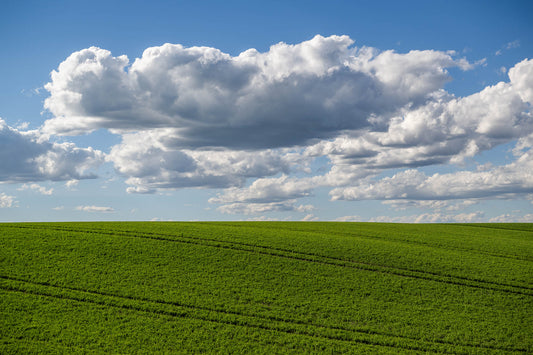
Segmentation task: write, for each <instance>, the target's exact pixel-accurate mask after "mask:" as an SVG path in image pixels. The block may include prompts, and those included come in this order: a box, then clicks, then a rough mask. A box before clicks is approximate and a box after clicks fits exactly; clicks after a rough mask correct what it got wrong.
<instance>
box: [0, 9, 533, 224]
mask: <svg viewBox="0 0 533 355" xmlns="http://www.w3.org/2000/svg"><path fill="white" fill-rule="evenodd" d="M532 13H533V2H531V1H517V0H511V1H505V2H504V1H335V0H333V1H327V2H325V1H257V2H256V1H224V2H220V1H194V2H192V1H150V2H147V1H135V0H133V1H110V0H106V1H99V0H96V1H47V2H43V1H24V0H22V1H13V0H4V1H2V2H1V3H0V44H1V46H2V51H1V55H0V80H1V81H0V83H1V85H0V222H10V221H89V220H90V221H105V220H117V221H118V220H125V221H126V220H140V221H149V220H161V221H167V220H174V221H192V220H291V221H299V220H305V221H316V220H320V221H380V222H408V223H434V222H533V150H531V148H532V147H533V111H532V109H531V107H532V105H533V41H532V40H531V38H533V22H532V21H531V18H530V16H531V14H532Z"/></svg>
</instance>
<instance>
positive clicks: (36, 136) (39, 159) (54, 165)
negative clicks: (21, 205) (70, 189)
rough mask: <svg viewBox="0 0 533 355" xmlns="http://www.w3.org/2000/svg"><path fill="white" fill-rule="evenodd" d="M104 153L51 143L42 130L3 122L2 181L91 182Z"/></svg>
mask: <svg viewBox="0 0 533 355" xmlns="http://www.w3.org/2000/svg"><path fill="white" fill-rule="evenodd" d="M103 157H104V155H103V153H102V152H100V151H98V150H94V149H92V148H78V147H76V146H75V145H74V144H72V143H56V142H51V141H50V140H49V138H48V136H46V135H43V134H42V133H40V132H38V131H19V130H17V129H15V128H12V127H9V126H8V125H7V124H6V123H5V121H4V120H2V119H0V161H1V162H2V164H0V181H4V182H30V181H44V180H70V179H87V178H93V177H95V175H94V174H91V173H90V170H91V169H92V168H94V167H96V166H98V165H99V164H101V163H102V162H103Z"/></svg>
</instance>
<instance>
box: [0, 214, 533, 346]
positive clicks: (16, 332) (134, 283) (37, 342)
mask: <svg viewBox="0 0 533 355" xmlns="http://www.w3.org/2000/svg"><path fill="white" fill-rule="evenodd" d="M0 247H1V250H2V251H1V253H0V262H1V264H0V265H1V269H0V291H1V292H2V308H1V312H2V314H1V315H2V319H3V320H2V327H1V335H2V337H1V338H2V342H1V343H0V352H2V353H17V352H30V353H31V352H37V351H38V350H39V349H44V351H45V352H64V353H66V352H68V353H71V352H113V353H132V352H137V351H138V352H151V353H154V352H155V353H168V352H176V353H183V352H193V353H196V352H208V353H209V352H222V353H254V352H257V353H286V352H293V353H322V352H326V353H335V352H337V353H369V354H371V353H428V352H429V353H453V354H455V353H465V354H469V353H480V354H484V353H531V352H532V351H533V340H532V338H533V337H532V334H533V311H532V307H533V277H532V275H533V228H531V225H529V224H521V225H505V224H498V225H397V224H364V223H288V222H287V223H266V222H263V223H141V222H138V223H126V222H124V223H118V222H113V223H24V224H0Z"/></svg>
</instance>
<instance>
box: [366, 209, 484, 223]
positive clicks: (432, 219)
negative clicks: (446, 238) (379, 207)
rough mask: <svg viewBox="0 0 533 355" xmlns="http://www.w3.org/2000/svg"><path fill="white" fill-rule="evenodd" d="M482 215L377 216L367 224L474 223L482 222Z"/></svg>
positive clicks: (473, 213) (481, 213)
mask: <svg viewBox="0 0 533 355" xmlns="http://www.w3.org/2000/svg"><path fill="white" fill-rule="evenodd" d="M483 216H484V213H483V212H481V211H477V212H472V213H460V214H456V215H450V214H442V213H423V214H419V215H410V216H399V217H390V216H378V217H374V218H371V219H369V222H385V223H476V222H482V219H483Z"/></svg>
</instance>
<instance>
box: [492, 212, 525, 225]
mask: <svg viewBox="0 0 533 355" xmlns="http://www.w3.org/2000/svg"><path fill="white" fill-rule="evenodd" d="M489 222H490V223H533V213H528V214H524V215H521V216H519V215H516V214H509V213H506V214H502V215H500V216H497V217H493V218H491V219H489Z"/></svg>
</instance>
